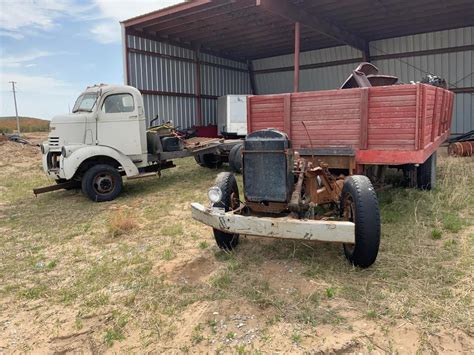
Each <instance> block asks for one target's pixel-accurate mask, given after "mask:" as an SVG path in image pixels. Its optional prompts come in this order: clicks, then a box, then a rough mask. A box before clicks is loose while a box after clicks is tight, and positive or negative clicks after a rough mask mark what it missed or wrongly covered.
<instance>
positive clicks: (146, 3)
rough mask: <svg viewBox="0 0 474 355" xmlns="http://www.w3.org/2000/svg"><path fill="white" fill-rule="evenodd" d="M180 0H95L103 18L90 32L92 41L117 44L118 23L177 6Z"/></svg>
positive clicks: (119, 36) (119, 39)
mask: <svg viewBox="0 0 474 355" xmlns="http://www.w3.org/2000/svg"><path fill="white" fill-rule="evenodd" d="M180 2H183V1H182V0H160V1H156V0H95V3H96V5H97V8H98V9H99V11H100V12H101V14H102V16H103V17H104V18H103V20H101V22H100V23H98V24H96V25H94V26H93V27H92V29H91V30H90V33H91V35H92V36H93V37H94V39H95V40H96V41H98V42H100V43H119V42H120V41H121V28H120V23H119V22H120V21H123V20H126V19H129V18H131V17H135V16H139V15H143V14H146V13H148V12H152V11H156V10H159V9H162V8H164V7H168V6H171V5H175V4H178V3H180Z"/></svg>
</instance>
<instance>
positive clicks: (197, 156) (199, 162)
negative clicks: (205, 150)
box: [194, 154, 205, 168]
mask: <svg viewBox="0 0 474 355" xmlns="http://www.w3.org/2000/svg"><path fill="white" fill-rule="evenodd" d="M194 160H195V161H196V163H197V164H198V165H199V166H202V167H203V168H204V167H205V166H204V164H203V163H202V162H201V156H200V155H199V154H198V155H195V156H194Z"/></svg>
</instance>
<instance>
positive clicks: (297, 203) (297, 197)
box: [288, 159, 307, 212]
mask: <svg viewBox="0 0 474 355" xmlns="http://www.w3.org/2000/svg"><path fill="white" fill-rule="evenodd" d="M296 165H297V172H298V181H297V182H296V185H295V189H294V190H293V193H292V194H291V200H290V203H289V204H288V209H289V210H290V211H292V212H300V211H301V209H302V207H303V206H301V190H302V189H303V182H304V177H305V173H306V165H307V163H306V160H304V159H299V160H298V161H297V162H296Z"/></svg>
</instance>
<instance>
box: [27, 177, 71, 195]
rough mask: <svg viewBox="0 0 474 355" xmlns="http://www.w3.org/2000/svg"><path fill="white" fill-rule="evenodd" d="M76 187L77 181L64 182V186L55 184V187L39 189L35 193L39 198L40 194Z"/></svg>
mask: <svg viewBox="0 0 474 355" xmlns="http://www.w3.org/2000/svg"><path fill="white" fill-rule="evenodd" d="M75 186H77V181H73V180H71V181H67V182H63V183H62V184H54V185H50V186H45V187H37V188H36V189H33V193H34V194H35V196H38V195H39V194H44V193H45V192H51V191H56V190H62V189H67V188H73V187H75Z"/></svg>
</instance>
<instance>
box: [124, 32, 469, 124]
mask: <svg viewBox="0 0 474 355" xmlns="http://www.w3.org/2000/svg"><path fill="white" fill-rule="evenodd" d="M473 44H474V27H467V28H462V29H455V30H448V31H440V32H432V33H425V34H418V35H412V36H406V37H400V38H392V39H386V40H380V41H374V42H371V43H370V55H371V57H372V58H373V60H372V62H373V63H374V64H375V65H376V66H378V67H379V68H380V70H381V72H382V73H384V74H390V75H396V76H398V77H399V78H400V80H401V81H402V82H407V83H408V82H410V81H418V80H420V79H421V78H422V77H423V76H425V75H426V74H427V73H432V74H435V75H439V76H441V77H444V78H446V80H447V81H448V82H449V86H450V87H451V88H453V87H454V88H472V87H474V75H473V70H474V63H473V62H474V53H473V50H462V51H461V50H458V51H456V52H452V53H439V54H429V55H416V56H411V57H407V56H406V55H405V56H404V55H403V53H407V52H416V51H423V50H445V49H446V48H452V47H460V46H469V45H473ZM128 46H129V48H131V49H132V52H129V53H128V67H129V68H128V76H129V78H128V83H129V84H130V85H132V86H135V87H137V88H138V89H141V90H146V91H158V92H166V93H167V94H156V93H155V94H145V95H144V98H145V112H146V115H147V117H148V118H154V117H155V116H156V115H158V116H159V118H160V119H161V120H164V121H167V120H173V122H174V123H175V124H176V125H178V126H181V127H190V126H192V125H195V124H196V120H197V115H196V101H197V99H196V98H195V94H196V92H195V74H196V73H195V70H196V66H195V63H194V62H193V60H194V58H195V57H194V56H195V54H194V52H193V51H192V50H189V49H185V48H180V47H177V46H173V45H169V44H166V43H160V42H156V41H153V40H150V39H144V38H140V37H137V36H133V35H128ZM133 49H135V50H138V51H140V52H133ZM144 52H145V53H144ZM152 53H155V54H159V55H164V57H163V56H159V55H153V54H152ZM166 56H171V58H168V57H166ZM387 56H400V57H401V58H386V57H387ZM384 57H385V58H384ZM361 58H362V53H361V52H360V51H358V50H356V49H354V48H351V47H349V46H340V47H334V48H326V49H321V50H315V51H309V52H304V53H301V56H300V64H301V66H303V68H304V66H308V65H309V66H312V68H308V69H302V70H301V74H300V89H301V91H312V90H326V89H334V88H338V87H339V86H340V85H341V83H342V82H343V81H344V80H345V79H346V78H347V76H348V75H349V73H350V72H351V71H352V70H353V69H354V68H355V66H356V65H357V63H358V61H360V60H361ZM201 61H203V62H207V63H209V64H205V63H202V64H201V70H200V71H201V94H202V95H205V98H202V99H201V106H202V108H201V110H202V119H203V124H213V123H215V122H216V114H217V100H216V99H215V97H217V96H222V95H226V94H250V93H251V87H250V78H249V75H248V72H247V66H246V64H243V63H239V62H235V61H231V60H228V59H224V58H219V57H215V56H212V55H209V54H201ZM252 64H253V68H254V70H255V72H256V74H255V85H256V91H257V93H258V94H273V93H282V92H291V91H292V90H293V70H291V67H292V66H293V55H284V56H278V57H272V58H265V59H259V60H255V61H253V63H252ZM281 68H284V69H283V70H280V71H277V70H279V69H281ZM272 71H273V72H272ZM170 93H178V94H180V96H176V95H172V94H170ZM183 95H184V96H183ZM473 96H474V95H473V93H458V94H457V95H456V101H455V116H454V119H453V125H452V132H453V133H463V132H467V131H469V130H472V129H474V98H473Z"/></svg>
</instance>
